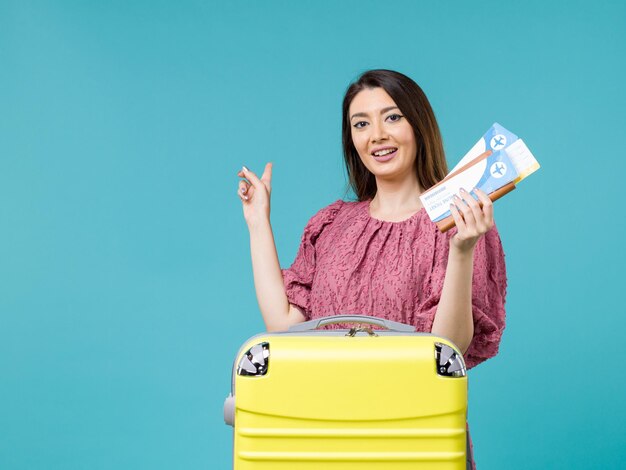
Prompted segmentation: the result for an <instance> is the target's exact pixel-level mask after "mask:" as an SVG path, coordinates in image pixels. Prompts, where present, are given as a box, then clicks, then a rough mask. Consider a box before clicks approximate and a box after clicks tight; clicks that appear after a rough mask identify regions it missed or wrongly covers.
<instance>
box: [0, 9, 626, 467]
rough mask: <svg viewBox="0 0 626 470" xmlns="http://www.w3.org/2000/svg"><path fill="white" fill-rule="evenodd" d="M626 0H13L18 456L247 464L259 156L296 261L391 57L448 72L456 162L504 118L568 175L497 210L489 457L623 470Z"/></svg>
mask: <svg viewBox="0 0 626 470" xmlns="http://www.w3.org/2000/svg"><path fill="white" fill-rule="evenodd" d="M625 5H626V4H624V2H619V1H614V2H608V1H599V2H592V1H584V2H583V1H551V2H545V1H528V2H504V1H499V2H496V1H454V0H446V1H439V2H425V1H404V0H398V1H394V2H383V1H380V2H374V1H365V0H363V1H345V2H334V1H322V2H319V1H317V2H304V1H302V2H288V1H282V2H278V1H263V2H260V1H247V2H243V1H235V2H211V1H199V0H198V1H180V2H166V1H134V2H127V1H112V2H85V1H56V2H53V1H41V2H36V1H28V0H15V1H6V0H1V1H0V110H1V113H0V429H1V433H2V439H0V468H2V469H16V470H17V469H29V470H30V469H46V470H48V469H49V470H53V469H87V468H88V469H118V468H129V469H142V468H146V469H148V468H149V469H172V468H181V469H227V468H229V466H230V465H231V453H232V429H231V428H230V427H227V426H225V425H224V423H223V421H222V404H223V400H224V398H225V397H226V395H227V394H228V392H229V390H230V374H231V367H232V361H233V359H234V355H235V353H236V352H237V350H238V348H239V346H240V345H241V343H242V342H243V341H244V340H245V339H247V338H248V337H249V336H251V335H253V334H255V333H258V332H260V331H262V330H263V328H264V327H263V323H262V321H261V316H260V314H259V311H258V307H257V304H256V298H255V293H254V286H253V283H252V273H251V265H250V255H249V247H248V233H247V229H246V226H245V223H244V220H243V217H242V214H241V203H240V201H239V199H238V197H237V196H236V188H237V180H238V179H237V177H236V172H237V170H238V169H239V168H240V167H241V165H244V164H245V165H246V166H248V167H249V168H251V169H253V170H255V171H258V172H260V171H262V169H263V165H264V164H265V162H266V161H273V162H274V185H273V194H272V197H273V199H272V204H273V206H272V224H273V228H274V233H275V236H276V240H277V246H278V251H279V255H280V260H281V264H282V265H283V266H285V267H286V266H289V265H290V264H291V262H292V261H293V258H294V256H295V253H296V250H297V247H298V244H299V242H300V236H301V234H302V229H303V227H304V225H305V224H306V222H307V220H308V219H309V218H310V217H311V216H312V215H313V214H314V213H315V212H316V211H317V210H319V209H320V208H321V207H323V206H325V205H326V204H328V203H330V202H332V201H334V200H336V199H338V198H341V197H343V196H344V195H345V193H346V180H345V172H344V169H343V161H342V154H341V144H340V137H341V132H340V129H341V123H340V121H341V99H342V96H343V93H344V91H345V89H346V87H347V86H348V84H349V82H350V81H351V80H353V79H354V78H355V77H356V76H357V75H358V74H359V73H361V72H363V71H364V70H367V69H370V68H390V69H395V70H398V71H400V72H403V73H405V74H407V75H409V76H410V77H412V78H413V79H414V80H415V81H416V82H417V83H419V84H420V85H421V86H422V88H423V89H424V91H425V92H426V94H427V96H428V97H429V99H430V100H431V103H432V105H433V108H434V110H435V113H436V115H437V118H438V120H439V124H440V126H441V131H442V134H443V138H444V142H445V149H446V154H447V158H448V162H449V164H450V166H451V167H452V166H453V165H454V164H456V162H457V161H458V160H459V159H460V158H461V156H462V155H463V154H464V153H465V152H466V151H467V150H469V148H470V147H471V146H472V145H473V144H474V143H475V142H476V140H478V138H479V137H480V136H481V135H482V134H483V133H484V132H485V131H486V130H487V128H488V127H489V126H490V125H491V124H492V123H493V122H495V121H497V122H499V123H500V124H502V125H503V126H505V127H507V128H508V129H510V130H511V131H512V132H514V133H516V134H518V135H519V136H520V137H522V138H523V139H524V141H525V142H526V143H527V145H528V146H529V147H530V149H531V150H532V151H533V153H534V154H535V155H536V157H537V159H538V160H539V161H540V163H541V165H542V168H541V169H540V170H539V171H538V172H537V173H535V174H533V175H532V176H531V177H529V178H528V179H526V180H525V181H523V182H522V183H521V184H520V185H519V187H518V189H517V190H516V191H514V192H513V193H511V194H509V195H508V196H506V197H505V198H504V199H501V200H499V201H498V202H496V204H495V216H496V221H497V224H498V228H499V230H500V234H501V237H502V241H503V245H504V249H505V252H506V262H507V267H508V278H509V288H508V298H507V328H506V330H505V333H504V337H503V340H502V343H501V346H500V353H499V355H498V356H496V357H495V358H494V359H491V360H489V361H487V362H486V363H484V364H481V365H479V366H478V367H477V368H476V369H473V370H472V371H471V372H470V374H469V384H470V385H469V387H470V388H469V423H470V427H471V429H472V436H473V438H474V441H475V445H476V448H475V455H476V460H477V463H478V468H479V469H481V470H486V469H501V468H507V469H509V470H514V469H528V468H547V469H553V468H567V469H586V468H603V469H610V468H619V466H620V465H622V464H623V462H624V461H626V400H625V399H624V395H625V389H626V387H625V385H626V379H625V374H624V372H623V361H624V357H625V356H626V346H625V343H624V331H625V330H626V309H625V307H624V300H623V296H624V281H623V271H624V266H625V265H626V257H625V254H624V253H625V250H624V241H625V240H626V233H625V230H624V228H625V227H624V215H623V214H624V211H623V205H624V197H623V193H624V192H623V190H622V188H623V187H624V184H623V179H624V175H625V173H626V165H625V163H624V162H625V160H626V158H625V156H624V149H623V145H622V139H623V137H624V129H625V128H626V118H625V115H624V109H625V107H626V100H625V98H626V93H625V90H624V83H626V73H625V72H626V69H625V59H624V57H626V53H625V52H626V51H625V50H624V49H625V47H624V45H625V44H626V7H625Z"/></svg>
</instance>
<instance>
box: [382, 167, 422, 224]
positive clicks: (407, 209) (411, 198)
mask: <svg viewBox="0 0 626 470" xmlns="http://www.w3.org/2000/svg"><path fill="white" fill-rule="evenodd" d="M421 193H422V188H421V187H420V185H419V183H418V181H417V178H416V177H415V176H413V177H412V178H407V179H405V180H403V181H397V180H396V181H394V180H383V179H380V178H376V195H375V196H374V198H373V199H372V202H371V203H370V214H371V215H372V216H378V217H380V218H383V219H394V218H396V217H400V218H402V217H404V216H406V215H407V214H409V213H414V212H417V211H418V210H420V209H421V208H422V203H421V201H420V199H419V196H420V194H421Z"/></svg>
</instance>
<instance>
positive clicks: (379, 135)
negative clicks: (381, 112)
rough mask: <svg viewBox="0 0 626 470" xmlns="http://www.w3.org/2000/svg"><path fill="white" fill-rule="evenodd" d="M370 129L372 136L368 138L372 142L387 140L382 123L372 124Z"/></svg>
mask: <svg viewBox="0 0 626 470" xmlns="http://www.w3.org/2000/svg"><path fill="white" fill-rule="evenodd" d="M371 129H372V134H371V136H370V138H371V139H372V142H378V141H379V140H385V139H386V138H387V132H386V130H385V126H383V124H382V123H376V122H374V123H373V124H372V128H371Z"/></svg>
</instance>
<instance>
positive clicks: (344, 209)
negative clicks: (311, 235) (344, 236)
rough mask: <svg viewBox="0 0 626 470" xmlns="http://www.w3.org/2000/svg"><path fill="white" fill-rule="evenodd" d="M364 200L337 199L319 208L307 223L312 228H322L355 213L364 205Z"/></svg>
mask: <svg viewBox="0 0 626 470" xmlns="http://www.w3.org/2000/svg"><path fill="white" fill-rule="evenodd" d="M362 204H363V203H362V202H358V201H344V200H343V199H337V200H336V201H335V202H332V203H330V204H328V205H327V206H324V207H322V208H321V209H320V210H318V211H317V212H316V213H315V215H313V217H311V219H310V220H309V223H308V224H307V226H308V227H310V228H321V227H323V226H324V225H328V224H330V223H333V222H334V221H335V220H337V219H343V218H346V217H351V216H352V215H354V214H355V213H356V212H357V211H358V210H359V208H360V207H361V206H362Z"/></svg>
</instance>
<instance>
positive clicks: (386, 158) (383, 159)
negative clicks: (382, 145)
mask: <svg viewBox="0 0 626 470" xmlns="http://www.w3.org/2000/svg"><path fill="white" fill-rule="evenodd" d="M397 153H398V150H394V151H393V152H391V153H388V154H387V155H383V156H382V157H377V156H376V155H372V156H373V157H374V160H376V161H377V162H381V163H384V162H388V161H389V160H391V159H392V158H393V157H395V156H396V154H397Z"/></svg>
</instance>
